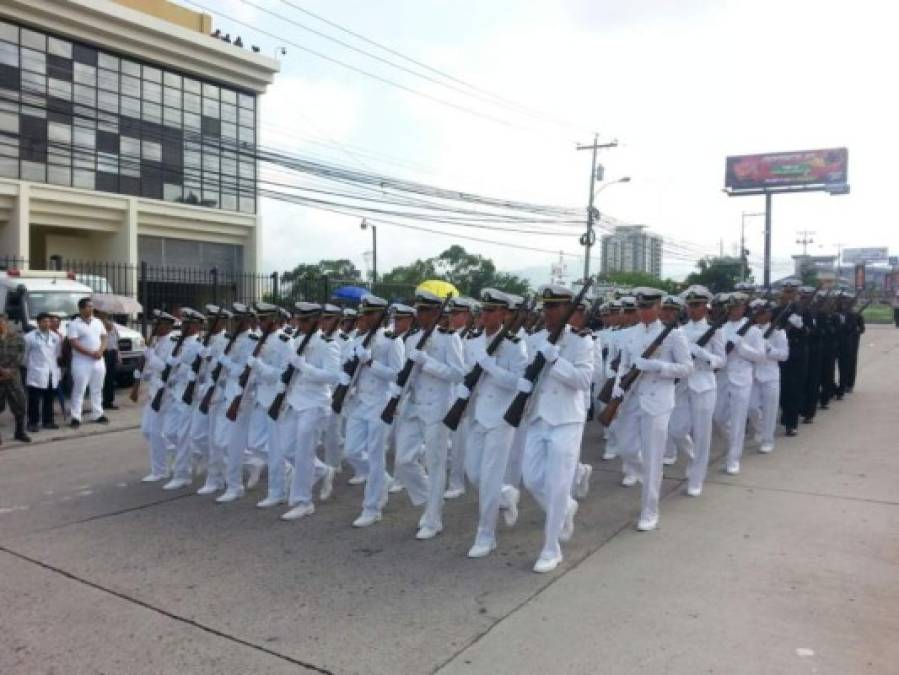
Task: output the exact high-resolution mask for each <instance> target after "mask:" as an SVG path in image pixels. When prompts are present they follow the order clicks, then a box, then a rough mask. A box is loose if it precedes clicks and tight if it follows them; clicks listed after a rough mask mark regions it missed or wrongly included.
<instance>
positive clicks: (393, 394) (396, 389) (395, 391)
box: [387, 382, 403, 398]
mask: <svg viewBox="0 0 899 675" xmlns="http://www.w3.org/2000/svg"><path fill="white" fill-rule="evenodd" d="M387 391H388V393H389V394H390V398H399V397H400V396H402V395H403V388H402V387H401V386H400V385H398V384H397V383H396V382H391V383H390V386H389V387H387Z"/></svg>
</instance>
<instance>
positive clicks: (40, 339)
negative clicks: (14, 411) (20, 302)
mask: <svg viewBox="0 0 899 675" xmlns="http://www.w3.org/2000/svg"><path fill="white" fill-rule="evenodd" d="M61 353H62V338H61V337H60V336H59V335H58V334H57V333H54V332H53V331H52V330H50V315H49V314H47V313H41V314H38V316H37V330H33V331H31V332H29V333H27V334H26V335H25V372H26V375H25V386H26V387H27V388H28V431H29V432H31V433H35V432H36V431H37V430H38V428H39V427H38V424H39V423H40V424H42V425H43V427H44V429H59V426H58V425H56V424H54V423H53V399H54V398H55V397H56V389H57V387H59V381H60V379H62V371H61V369H60V367H59V357H60V355H61Z"/></svg>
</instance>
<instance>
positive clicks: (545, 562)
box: [534, 555, 562, 574]
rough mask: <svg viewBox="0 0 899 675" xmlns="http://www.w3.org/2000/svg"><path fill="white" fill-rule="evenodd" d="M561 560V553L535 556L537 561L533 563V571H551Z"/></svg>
mask: <svg viewBox="0 0 899 675" xmlns="http://www.w3.org/2000/svg"><path fill="white" fill-rule="evenodd" d="M561 562H562V556H561V555H555V556H544V555H541V556H540V557H539V558H537V562H535V563H534V571H535V572H537V573H538V574H545V573H546V572H552V571H553V570H554V569H556V568H557V567H558V566H559V563H561Z"/></svg>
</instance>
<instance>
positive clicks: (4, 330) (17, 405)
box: [0, 314, 31, 443]
mask: <svg viewBox="0 0 899 675" xmlns="http://www.w3.org/2000/svg"><path fill="white" fill-rule="evenodd" d="M24 362H25V340H23V339H22V336H21V335H18V334H16V333H13V332H12V331H11V330H10V328H9V321H8V320H7V317H6V314H0V412H3V411H4V410H6V406H7V404H8V405H9V410H10V412H11V413H12V415H13V417H14V418H15V420H16V432H15V434H14V437H15V439H16V440H19V441H23V442H25V443H30V442H31V438H29V437H28V434H26V433H25V389H24V388H23V387H22V370H21V369H22V364H23V363H24Z"/></svg>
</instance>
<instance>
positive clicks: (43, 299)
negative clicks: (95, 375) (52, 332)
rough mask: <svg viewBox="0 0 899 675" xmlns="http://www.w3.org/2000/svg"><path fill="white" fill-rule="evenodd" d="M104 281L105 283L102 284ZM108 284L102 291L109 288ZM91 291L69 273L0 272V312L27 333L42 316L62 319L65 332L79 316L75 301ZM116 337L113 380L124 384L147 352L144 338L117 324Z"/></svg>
mask: <svg viewBox="0 0 899 675" xmlns="http://www.w3.org/2000/svg"><path fill="white" fill-rule="evenodd" d="M104 281H105V280H104ZM108 286H109V284H108V283H107V284H106V285H105V286H104V287H108ZM93 292H94V291H93V289H92V288H91V287H90V286H88V285H86V284H84V283H81V282H80V281H78V280H77V278H76V276H75V274H74V273H72V272H62V271H57V270H19V269H9V270H6V271H0V312H6V314H7V315H8V316H9V320H10V322H11V323H20V324H21V326H22V331H23V332H27V331H29V330H31V329H32V328H34V327H35V326H36V325H37V322H36V321H35V318H34V317H36V316H37V315H38V314H41V313H42V312H47V313H49V314H55V315H56V316H58V317H60V319H62V330H63V332H65V328H66V325H67V324H68V321H69V320H70V319H71V318H72V317H73V316H75V315H76V314H77V313H78V301H79V300H80V299H81V298H85V297H89V296H90V295H92V294H93ZM115 326H116V331H117V332H118V334H119V345H118V346H119V357H120V363H119V365H118V368H117V369H116V379H117V380H118V381H119V382H120V383H122V384H127V383H129V382H130V381H131V377H132V373H133V372H134V370H135V369H136V368H137V366H138V364H139V363H140V360H141V358H142V357H143V355H144V351H145V350H146V348H147V343H146V341H145V340H144V338H143V336H142V335H141V334H140V333H139V332H138V331H136V330H133V329H131V328H128V327H127V326H124V325H122V324H120V323H116V324H115Z"/></svg>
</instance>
